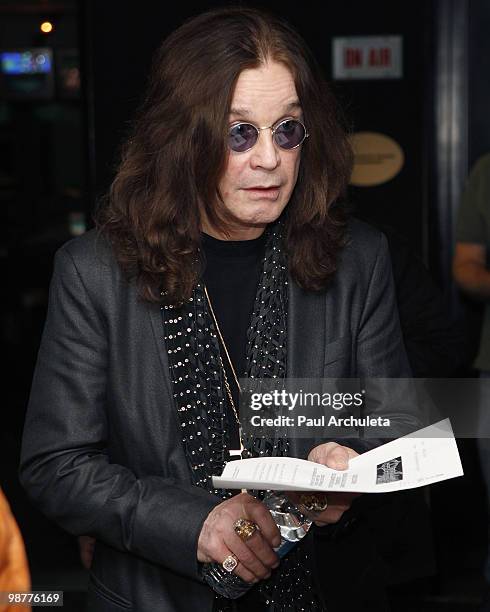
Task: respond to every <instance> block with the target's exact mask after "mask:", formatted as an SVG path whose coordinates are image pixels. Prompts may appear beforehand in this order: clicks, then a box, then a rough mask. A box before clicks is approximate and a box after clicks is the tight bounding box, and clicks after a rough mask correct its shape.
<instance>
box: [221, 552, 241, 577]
mask: <svg viewBox="0 0 490 612" xmlns="http://www.w3.org/2000/svg"><path fill="white" fill-rule="evenodd" d="M237 565H238V559H237V558H236V557H235V555H228V556H227V557H226V558H225V560H224V561H223V563H222V564H221V566H222V568H223V569H224V570H225V571H226V572H228V573H231V572H232V571H233V570H234V569H235V567H236V566H237Z"/></svg>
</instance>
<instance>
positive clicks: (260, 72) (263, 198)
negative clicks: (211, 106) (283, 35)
mask: <svg viewBox="0 0 490 612" xmlns="http://www.w3.org/2000/svg"><path fill="white" fill-rule="evenodd" d="M286 118H294V119H300V120H302V112H301V107H300V105H299V100H298V95H297V93H296V87H295V85H294V79H293V75H292V74H291V72H290V71H289V69H288V68H287V67H286V66H285V65H284V64H280V63H277V62H273V61H271V62H268V63H266V64H264V65H262V66H260V67H259V68H253V69H249V70H244V71H243V72H242V73H241V74H240V76H239V78H238V81H237V84H236V87H235V91H234V95H233V100H232V104H231V109H230V117H229V126H230V127H231V126H232V125H233V124H236V123H239V122H242V121H246V122H249V123H253V124H254V125H255V126H257V127H265V126H267V127H268V126H275V125H276V124H277V123H278V122H279V121H281V120H282V119H286ZM301 147H302V145H300V146H299V147H297V148H296V149H290V150H285V149H281V148H280V147H279V146H278V145H276V144H275V143H274V142H273V140H272V133H271V130H262V131H261V132H260V136H259V138H258V140H257V142H256V144H255V145H254V146H253V147H252V148H251V149H250V150H248V151H245V152H243V153H237V152H235V151H232V150H229V151H228V161H227V166H226V169H225V172H224V175H223V176H222V178H221V180H220V182H219V185H218V189H219V193H220V195H221V198H222V200H223V202H224V207H225V209H226V213H227V219H226V220H227V223H228V224H229V225H230V229H231V231H232V238H235V239H238V240H240V239H242V240H245V239H249V238H254V237H257V236H259V235H260V234H261V233H262V232H263V230H264V228H265V227H266V225H267V224H268V223H271V222H272V221H275V220H276V219H277V218H278V217H279V215H280V214H281V212H282V211H283V210H284V207H285V206H286V204H287V203H288V201H289V198H290V197H291V193H292V191H293V189H294V186H295V184H296V179H297V177H298V170H299V163H300V157H301ZM254 188H257V189H254Z"/></svg>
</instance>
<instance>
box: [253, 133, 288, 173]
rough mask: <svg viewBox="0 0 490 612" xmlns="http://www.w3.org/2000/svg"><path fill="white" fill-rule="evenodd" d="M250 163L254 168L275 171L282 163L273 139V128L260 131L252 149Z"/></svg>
mask: <svg viewBox="0 0 490 612" xmlns="http://www.w3.org/2000/svg"><path fill="white" fill-rule="evenodd" d="M251 152H252V155H251V158H250V163H251V164H252V166H253V167H254V168H265V169H267V170H273V169H274V168H276V167H277V166H278V165H279V163H280V160H281V158H280V155H279V151H278V150H277V146H276V145H275V144H274V140H273V138H272V131H271V128H267V129H262V130H260V133H259V137H258V139H257V142H256V143H255V146H254V148H253V149H252V151H251Z"/></svg>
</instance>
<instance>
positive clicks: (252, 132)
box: [228, 119, 309, 153]
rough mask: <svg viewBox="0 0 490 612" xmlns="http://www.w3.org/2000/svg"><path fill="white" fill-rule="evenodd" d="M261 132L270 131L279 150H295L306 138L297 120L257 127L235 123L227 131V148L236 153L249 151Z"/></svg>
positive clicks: (285, 120) (303, 129)
mask: <svg viewBox="0 0 490 612" xmlns="http://www.w3.org/2000/svg"><path fill="white" fill-rule="evenodd" d="M262 130H271V133H272V139H273V141H274V142H275V143H276V145H277V146H278V147H281V149H287V150H290V149H296V147H299V145H300V144H301V143H302V142H303V141H304V140H305V139H306V138H308V136H309V134H308V132H307V130H306V127H305V126H304V125H303V124H302V123H301V121H298V119H284V120H283V121H281V122H279V123H278V124H277V125H275V126H272V125H270V126H268V127H257V126H256V125H254V124H253V123H245V122H242V123H236V124H235V125H232V126H231V127H230V129H229V131H228V146H229V147H230V149H231V150H232V151H235V152H236V153H245V151H249V150H250V149H251V148H252V147H253V146H254V145H255V144H256V142H257V140H258V139H259V136H260V132H261V131H262Z"/></svg>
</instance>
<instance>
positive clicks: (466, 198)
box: [453, 153, 490, 610]
mask: <svg viewBox="0 0 490 612" xmlns="http://www.w3.org/2000/svg"><path fill="white" fill-rule="evenodd" d="M489 247H490V153H487V154H486V155H484V156H483V157H481V158H480V159H479V160H478V161H477V162H476V164H475V165H474V167H473V169H472V171H471V173H470V176H469V178H468V181H467V185H466V189H465V191H464V193H463V198H462V201H461V206H460V209H459V212H458V219H457V224H456V248H455V252H454V258H453V276H454V280H455V281H456V283H457V285H458V287H459V288H460V289H461V290H462V291H464V292H465V293H466V294H467V295H468V296H470V297H471V298H473V299H475V300H478V301H480V302H483V303H484V316H483V326H482V330H481V335H480V346H479V350H478V355H477V357H476V360H475V362H474V364H473V366H474V367H475V369H477V370H478V371H479V374H480V378H481V379H482V384H481V390H480V402H479V415H478V423H479V432H478V433H479V435H478V439H477V445H478V452H479V457H480V465H481V470H482V474H483V479H484V483H485V487H486V491H487V517H488V529H489V532H488V534H487V537H488V544H489V548H488V550H487V556H486V561H485V566H484V570H483V573H484V578H485V581H486V589H487V593H486V597H485V601H484V603H483V608H482V609H484V610H490V597H489V595H490V511H489V510H488V503H489V501H490V270H489V266H488V252H489Z"/></svg>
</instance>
